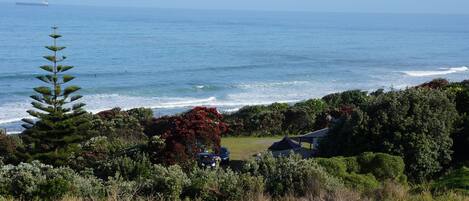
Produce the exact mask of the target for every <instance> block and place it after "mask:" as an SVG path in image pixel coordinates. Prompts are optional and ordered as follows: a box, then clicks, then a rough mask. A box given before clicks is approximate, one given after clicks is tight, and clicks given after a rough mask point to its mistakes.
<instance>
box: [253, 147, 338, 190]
mask: <svg viewBox="0 0 469 201" xmlns="http://www.w3.org/2000/svg"><path fill="white" fill-rule="evenodd" d="M244 171H246V172H249V173H251V174H252V175H254V176H262V177H264V179H265V185H266V190H267V192H269V193H270V194H271V195H273V196H283V195H286V194H294V195H299V196H303V195H305V194H307V193H308V194H309V193H312V194H315V193H316V194H317V193H318V192H319V191H320V190H323V189H325V190H330V189H334V188H337V187H340V186H341V185H342V184H341V182H340V181H339V179H337V178H336V177H334V176H331V175H330V174H328V173H327V172H326V171H325V170H324V169H323V168H322V167H321V166H320V165H319V164H318V163H317V162H316V161H314V160H304V159H301V157H299V156H296V155H292V156H289V157H279V158H274V157H273V156H272V155H271V154H265V155H263V156H261V157H260V158H259V159H257V160H253V161H249V162H248V163H247V164H246V165H245V167H244Z"/></svg>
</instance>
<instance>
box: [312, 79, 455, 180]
mask: <svg viewBox="0 0 469 201" xmlns="http://www.w3.org/2000/svg"><path fill="white" fill-rule="evenodd" d="M457 118H458V113H457V112H456V109H455V104H454V103H453V102H451V100H450V99H449V98H448V96H447V95H446V94H445V93H444V92H442V91H441V90H433V89H428V88H419V89H407V90H403V91H391V92H387V93H384V94H381V95H379V96H376V97H373V98H371V99H370V100H369V101H368V102H367V104H366V105H365V106H362V107H361V109H355V110H353V111H352V112H351V113H350V114H345V115H344V116H343V117H342V119H341V120H340V121H339V122H337V123H336V124H335V125H334V127H333V128H332V129H331V131H330V134H329V136H328V137H327V138H326V139H325V140H323V141H322V143H321V145H320V146H321V150H320V151H321V154H322V155H324V156H336V155H345V156H351V155H358V154H360V153H362V152H366V151H372V152H382V153H388V154H392V155H397V156H401V157H403V159H404V161H405V164H406V166H405V168H406V173H407V175H408V176H409V177H410V178H411V179H412V180H414V181H423V180H425V179H430V178H432V177H433V176H434V175H435V174H436V173H438V172H439V171H441V170H442V168H443V166H444V165H447V164H449V162H450V161H451V152H452V150H451V146H452V139H451V137H450V135H451V133H452V131H453V126H454V123H455V121H456V120H457Z"/></svg>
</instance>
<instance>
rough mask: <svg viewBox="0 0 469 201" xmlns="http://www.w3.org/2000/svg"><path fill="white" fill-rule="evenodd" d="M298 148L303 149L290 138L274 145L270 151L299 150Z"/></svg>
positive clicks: (285, 138)
mask: <svg viewBox="0 0 469 201" xmlns="http://www.w3.org/2000/svg"><path fill="white" fill-rule="evenodd" d="M298 148H301V146H300V144H298V143H296V142H294V141H293V140H291V139H290V138H289V137H284V138H283V139H282V140H280V141H278V142H275V143H274V144H272V146H270V147H269V150H271V151H282V150H289V149H298Z"/></svg>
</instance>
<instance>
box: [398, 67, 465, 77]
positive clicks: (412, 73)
mask: <svg viewBox="0 0 469 201" xmlns="http://www.w3.org/2000/svg"><path fill="white" fill-rule="evenodd" d="M467 70H469V68H468V67H466V66H461V67H453V68H441V69H440V70H435V71H402V73H404V74H405V75H408V76H412V77H426V76H436V75H447V74H451V73H458V72H464V71H467Z"/></svg>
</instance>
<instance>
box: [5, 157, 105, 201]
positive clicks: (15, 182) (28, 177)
mask: <svg viewBox="0 0 469 201" xmlns="http://www.w3.org/2000/svg"><path fill="white" fill-rule="evenodd" d="M103 190H104V188H103V186H102V184H101V181H100V180H98V179H96V178H94V177H93V176H90V175H85V176H80V175H79V174H77V173H75V172H74V171H73V170H71V169H69V168H53V167H52V166H49V165H44V164H41V163H39V162H37V161H34V162H32V163H20V164H19V165H18V166H13V165H6V166H3V167H1V168H0V195H2V196H13V197H15V198H22V199H27V200H32V199H35V198H41V199H50V200H55V199H59V198H61V197H63V196H64V195H66V194H74V195H77V196H82V197H100V196H103V192H104V191H103Z"/></svg>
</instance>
